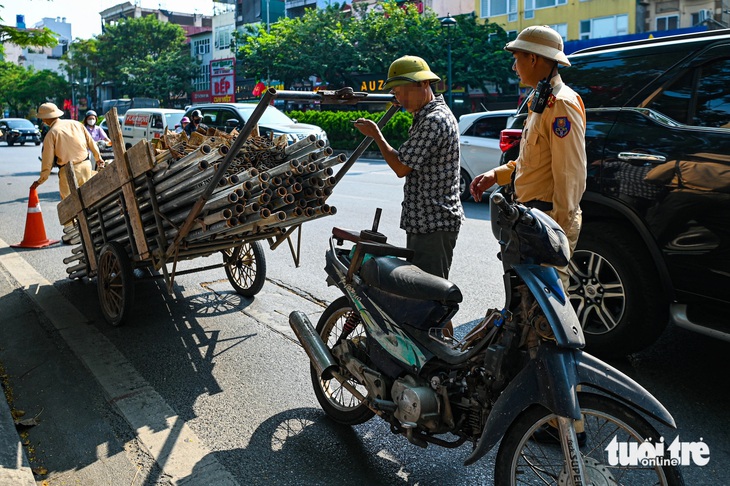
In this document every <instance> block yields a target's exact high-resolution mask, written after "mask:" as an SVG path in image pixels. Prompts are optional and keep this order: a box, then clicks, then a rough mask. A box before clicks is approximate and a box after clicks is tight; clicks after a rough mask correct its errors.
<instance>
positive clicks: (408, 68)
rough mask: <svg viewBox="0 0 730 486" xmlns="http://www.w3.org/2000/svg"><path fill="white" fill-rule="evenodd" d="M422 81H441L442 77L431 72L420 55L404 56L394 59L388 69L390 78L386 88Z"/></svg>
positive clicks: (387, 80) (386, 82)
mask: <svg viewBox="0 0 730 486" xmlns="http://www.w3.org/2000/svg"><path fill="white" fill-rule="evenodd" d="M421 81H441V78H439V77H438V76H436V75H435V74H434V73H432V72H431V68H429V67H428V64H427V63H426V61H424V60H423V59H421V58H420V57H418V56H403V57H401V58H399V59H396V60H395V61H393V63H392V64H391V65H390V69H388V79H386V80H385V86H383V88H384V89H390V88H393V87H395V86H401V85H404V84H408V83H418V82H421Z"/></svg>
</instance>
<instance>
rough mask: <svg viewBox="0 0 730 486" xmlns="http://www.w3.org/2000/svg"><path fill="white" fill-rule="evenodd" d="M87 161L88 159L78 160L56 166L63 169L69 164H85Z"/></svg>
mask: <svg viewBox="0 0 730 486" xmlns="http://www.w3.org/2000/svg"><path fill="white" fill-rule="evenodd" d="M87 160H89V157H86V158H85V159H82V160H79V161H78V162H66V163H65V164H56V165H58V166H59V167H64V166H66V165H68V164H69V163H70V164H80V163H81V162H86V161H87Z"/></svg>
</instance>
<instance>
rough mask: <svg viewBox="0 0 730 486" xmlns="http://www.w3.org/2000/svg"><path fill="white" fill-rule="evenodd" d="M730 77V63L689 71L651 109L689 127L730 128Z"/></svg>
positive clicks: (715, 63) (660, 94) (667, 88)
mask: <svg viewBox="0 0 730 486" xmlns="http://www.w3.org/2000/svg"><path fill="white" fill-rule="evenodd" d="M728 76H730V60H729V59H720V60H717V61H715V62H711V63H707V64H704V65H702V66H699V67H696V68H694V69H687V70H685V72H684V73H683V74H682V75H681V76H680V77H679V78H678V79H677V80H676V81H675V82H673V83H672V84H671V85H669V86H667V87H665V89H664V90H662V91H661V93H659V94H658V95H657V96H656V97H655V98H654V99H653V100H652V101H651V103H649V104H648V107H649V108H651V109H652V110H655V111H658V112H660V113H662V114H664V115H666V116H668V117H670V118H672V119H674V120H677V121H679V122H681V123H685V124H687V125H695V126H702V127H723V128H730V86H729V85H728V83H727V79H728ZM694 93H697V95H696V96H694Z"/></svg>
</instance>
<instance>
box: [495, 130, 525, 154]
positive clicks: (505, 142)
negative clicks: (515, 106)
mask: <svg viewBox="0 0 730 486" xmlns="http://www.w3.org/2000/svg"><path fill="white" fill-rule="evenodd" d="M521 137H522V129H521V128H506V129H504V130H502V131H501V132H500V133H499V149H500V150H501V151H502V152H506V151H508V150H509V149H511V148H512V147H514V146H515V145H517V144H518V143H520V138H521Z"/></svg>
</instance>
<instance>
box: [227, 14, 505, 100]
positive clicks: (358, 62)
mask: <svg viewBox="0 0 730 486" xmlns="http://www.w3.org/2000/svg"><path fill="white" fill-rule="evenodd" d="M380 5H381V6H382V10H380V11H376V10H371V11H369V12H368V11H367V10H366V9H365V8H364V7H358V6H357V5H353V7H354V8H355V10H356V15H353V16H348V15H345V14H343V12H342V11H341V10H340V8H339V5H337V4H335V5H333V6H331V7H328V8H326V9H321V10H316V9H310V10H307V11H306V12H305V14H304V16H302V17H300V18H295V19H281V20H280V21H279V22H276V23H274V24H272V25H271V27H270V32H269V33H267V32H266V31H265V30H264V28H263V27H260V26H256V27H253V28H249V29H248V30H247V31H246V32H244V33H238V34H236V35H237V41H236V43H237V45H238V46H239V47H238V49H237V51H236V58H237V61H238V63H239V64H240V65H242V66H243V70H244V71H245V72H246V73H247V75H249V76H253V77H258V78H259V79H266V78H269V79H278V80H281V81H283V82H284V83H285V84H290V83H291V82H292V81H296V80H302V79H307V78H308V77H309V76H312V75H314V76H318V77H320V78H321V79H323V80H325V81H326V82H327V83H328V84H329V86H330V87H331V88H338V87H341V86H354V85H355V82H354V76H356V75H362V74H370V73H382V74H385V73H386V72H387V71H388V67H389V66H390V63H391V62H392V61H393V60H394V59H396V58H398V57H400V56H403V55H407V54H416V55H419V56H421V57H423V58H424V59H426V60H427V61H428V62H429V65H430V66H431V68H432V70H434V71H435V72H436V73H437V74H439V75H440V76H441V77H442V78H444V79H445V78H446V74H447V49H448V43H447V33H446V32H445V31H444V30H443V29H442V28H441V25H440V22H439V19H438V17H436V15H435V14H434V13H433V11H431V10H427V11H426V12H425V13H423V14H419V13H418V11H417V10H416V8H415V6H413V5H410V4H408V5H404V6H398V5H396V4H395V2H384V3H381V4H380ZM457 21H458V24H457V27H456V28H454V30H453V32H452V42H451V47H452V59H453V62H452V75H453V78H454V79H453V84H455V85H462V86H466V85H469V86H471V87H473V88H481V89H482V90H484V91H485V92H489V91H494V90H495V86H496V91H498V92H501V91H503V90H504V88H505V87H506V86H507V85H508V82H509V80H510V79H514V75H513V74H512V71H511V65H512V57H511V55H510V54H509V53H507V52H505V51H504V50H503V47H504V44H505V43H506V41H507V34H506V33H505V31H504V30H503V29H502V28H501V27H500V26H499V25H497V24H494V23H486V24H482V23H479V22H477V21H476V19H475V18H474V17H473V16H471V15H463V16H459V17H457ZM492 83H493V84H492Z"/></svg>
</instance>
